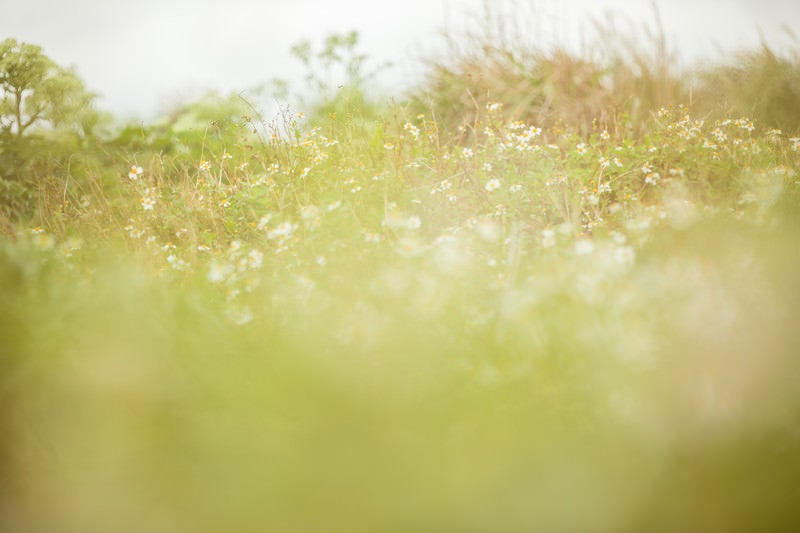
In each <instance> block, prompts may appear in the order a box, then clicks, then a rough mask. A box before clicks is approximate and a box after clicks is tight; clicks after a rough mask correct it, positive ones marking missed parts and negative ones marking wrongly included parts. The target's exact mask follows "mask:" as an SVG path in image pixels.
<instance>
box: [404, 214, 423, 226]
mask: <svg viewBox="0 0 800 533" xmlns="http://www.w3.org/2000/svg"><path fill="white" fill-rule="evenodd" d="M420 226H422V220H420V218H419V217H418V216H410V217H408V222H407V223H406V227H407V228H408V229H418V228H419V227H420Z"/></svg>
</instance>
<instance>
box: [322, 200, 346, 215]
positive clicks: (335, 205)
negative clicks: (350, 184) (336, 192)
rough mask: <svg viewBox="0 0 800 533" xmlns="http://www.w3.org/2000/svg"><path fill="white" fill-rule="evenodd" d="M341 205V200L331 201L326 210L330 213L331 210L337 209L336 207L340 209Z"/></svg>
mask: <svg viewBox="0 0 800 533" xmlns="http://www.w3.org/2000/svg"><path fill="white" fill-rule="evenodd" d="M341 205H342V202H341V201H340V200H336V201H335V202H331V203H329V204H328V207H326V208H325V210H326V211H328V212H329V213H330V212H331V211H335V210H336V209H339V207H340V206H341Z"/></svg>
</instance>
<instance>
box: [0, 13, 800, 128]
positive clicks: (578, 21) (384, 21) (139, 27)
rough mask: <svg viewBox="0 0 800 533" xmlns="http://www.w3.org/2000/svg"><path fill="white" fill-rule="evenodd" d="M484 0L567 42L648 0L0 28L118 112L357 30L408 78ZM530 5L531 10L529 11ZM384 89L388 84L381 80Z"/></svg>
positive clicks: (760, 24) (474, 16)
mask: <svg viewBox="0 0 800 533" xmlns="http://www.w3.org/2000/svg"><path fill="white" fill-rule="evenodd" d="M485 1H488V2H489V4H490V5H491V6H493V7H494V8H496V9H497V8H500V9H502V8H503V6H508V5H510V4H513V3H515V2H516V3H517V4H520V5H523V7H522V8H520V9H519V10H518V11H517V12H518V13H527V14H531V16H530V17H527V18H526V17H519V16H518V17H517V18H516V19H515V21H516V22H517V23H518V24H522V25H523V27H524V28H526V31H529V32H530V34H531V36H534V37H537V38H540V40H541V41H543V42H544V44H552V43H553V42H555V41H558V42H559V43H562V44H564V45H566V46H568V47H569V46H575V47H576V46H578V45H579V43H580V42H581V36H584V35H585V34H586V31H587V28H589V27H590V18H591V17H595V18H597V17H602V16H603V15H604V13H606V12H613V13H615V14H617V15H619V16H624V17H628V18H630V19H632V20H634V21H639V20H641V21H652V20H653V7H652V2H651V1H650V0H561V1H558V0H495V1H494V2H492V1H491V0H403V1H402V2H397V1H396V0H389V1H383V0H338V1H333V0H263V1H260V2H259V1H255V0H227V1H226V2H220V1H212V0H138V1H136V2H132V1H130V0H124V1H123V0H71V1H65V0H26V1H25V2H14V3H8V5H5V6H3V16H2V17H0V39H2V38H6V37H13V38H15V39H17V40H19V41H24V42H29V43H32V44H36V45H39V46H42V47H43V49H44V52H45V53H46V54H47V55H48V56H49V57H51V58H52V59H54V60H55V61H57V62H58V63H59V64H61V65H63V66H68V67H72V68H74V69H75V70H76V71H77V73H78V75H79V77H80V78H81V79H82V80H83V81H84V83H85V84H86V86H87V87H88V88H89V89H90V90H91V91H93V92H95V93H98V94H99V95H100V97H99V100H98V105H99V107H100V108H101V109H104V110H107V111H111V112H113V113H114V114H115V115H117V116H120V117H128V118H132V117H139V118H152V117H154V116H156V115H157V114H159V113H161V112H165V111H167V110H169V109H170V108H171V107H173V106H174V105H176V104H177V103H179V102H181V101H185V100H187V99H191V98H195V97H198V96H200V95H201V94H203V93H204V92H206V91H209V90H216V91H220V92H223V93H226V92H230V91H241V90H246V89H249V88H251V87H254V86H256V85H259V84H264V83H266V82H268V81H269V80H271V79H274V78H285V79H289V80H290V81H291V80H299V78H300V76H301V72H302V71H301V68H300V66H299V64H298V63H297V62H296V61H295V60H293V59H292V57H291V55H290V53H289V49H290V47H291V46H292V45H293V44H295V43H297V42H298V41H300V40H303V39H310V40H311V41H312V42H316V43H319V42H321V40H322V39H323V38H324V37H325V36H326V35H329V34H331V33H343V32H347V31H351V30H355V31H358V33H359V36H360V50H361V51H363V52H365V53H367V54H368V56H369V57H370V58H371V59H372V60H373V61H374V64H378V63H382V62H386V61H390V62H392V63H393V66H392V67H391V68H389V69H388V70H386V71H385V72H384V73H383V74H382V78H381V82H382V83H383V84H384V85H387V86H389V87H391V88H394V89H400V90H402V89H403V88H406V87H408V86H410V85H411V84H413V82H414V80H416V79H419V76H420V74H421V72H422V58H425V57H431V56H435V55H436V54H437V53H442V52H441V51H442V50H443V47H442V43H443V41H442V39H441V31H442V30H443V29H446V28H447V29H450V30H451V31H452V32H454V33H456V34H458V32H459V31H461V30H463V28H464V27H465V25H466V24H480V23H481V22H480V21H481V15H480V13H481V12H482V11H481V9H482V6H483V4H484V2H485ZM657 5H658V9H659V12H660V15H661V18H662V21H663V25H664V28H665V33H666V35H667V37H668V38H669V39H670V40H671V42H672V43H673V44H674V46H675V47H676V48H677V49H678V50H679V52H680V53H681V54H682V56H683V57H684V60H685V61H687V62H690V63H691V62H694V61H698V60H700V59H702V58H713V57H718V56H719V55H720V51H729V50H733V49H737V48H743V47H753V46H756V45H758V44H759V42H760V39H761V37H762V36H763V37H764V39H765V40H766V41H767V42H768V43H770V44H771V45H774V46H781V45H785V44H787V43H789V42H791V40H790V38H789V37H788V36H787V34H786V33H785V31H784V30H783V29H782V27H783V26H784V25H787V26H788V27H789V28H790V29H791V30H792V31H793V32H794V33H795V34H796V35H797V37H798V39H800V1H795V0H657ZM533 13H536V14H538V16H532V14H533ZM390 90H391V89H390Z"/></svg>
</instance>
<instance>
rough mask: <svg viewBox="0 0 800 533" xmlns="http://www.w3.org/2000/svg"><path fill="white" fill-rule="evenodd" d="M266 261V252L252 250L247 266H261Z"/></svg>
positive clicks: (248, 256)
mask: <svg viewBox="0 0 800 533" xmlns="http://www.w3.org/2000/svg"><path fill="white" fill-rule="evenodd" d="M263 261H264V253H263V252H261V251H260V250H250V253H249V254H247V266H248V267H250V268H261V264H262V263H263Z"/></svg>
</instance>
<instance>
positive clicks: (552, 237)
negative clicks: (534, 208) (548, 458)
mask: <svg viewBox="0 0 800 533" xmlns="http://www.w3.org/2000/svg"><path fill="white" fill-rule="evenodd" d="M555 245H556V232H555V231H553V230H551V229H543V230H542V246H544V247H545V248H552V247H553V246H555Z"/></svg>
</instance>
